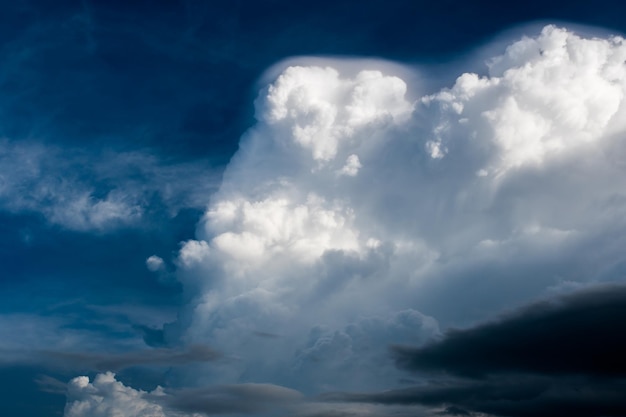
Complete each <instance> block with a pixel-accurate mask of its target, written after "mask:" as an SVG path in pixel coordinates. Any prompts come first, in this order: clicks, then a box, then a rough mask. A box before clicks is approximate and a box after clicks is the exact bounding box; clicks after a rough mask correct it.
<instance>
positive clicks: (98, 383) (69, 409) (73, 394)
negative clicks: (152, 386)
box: [64, 372, 167, 417]
mask: <svg viewBox="0 0 626 417" xmlns="http://www.w3.org/2000/svg"><path fill="white" fill-rule="evenodd" d="M151 394H152V395H153V396H158V395H162V394H161V390H160V389H158V388H157V389H156V390H155V391H153V392H152V393H151ZM147 396H148V393H147V392H145V391H141V390H135V389H133V388H131V387H128V386H125V385H124V384H122V383H121V382H119V381H117V380H116V379H115V374H113V373H111V372H107V373H104V374H99V375H97V376H96V378H95V379H94V381H93V382H90V381H89V378H88V377H86V376H79V377H76V378H74V379H72V380H71V381H70V382H69V384H68V395H67V404H66V406H65V414H64V416H65V417H87V416H89V417H115V416H128V417H165V416H166V415H167V414H165V412H164V411H163V407H161V405H159V404H157V403H155V402H152V401H150V400H149V399H146V397H147Z"/></svg>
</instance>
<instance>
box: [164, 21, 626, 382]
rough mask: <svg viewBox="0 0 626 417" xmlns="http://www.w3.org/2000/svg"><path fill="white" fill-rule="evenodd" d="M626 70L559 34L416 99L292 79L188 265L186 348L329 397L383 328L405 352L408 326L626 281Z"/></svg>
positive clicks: (585, 43) (613, 45) (340, 76)
mask: <svg viewBox="0 0 626 417" xmlns="http://www.w3.org/2000/svg"><path fill="white" fill-rule="evenodd" d="M625 57H626V43H625V42H624V40H623V39H622V38H620V37H610V38H604V39H601V38H588V37H587V38H585V37H581V36H579V35H577V34H575V33H573V32H571V31H568V30H566V29H562V28H557V27H554V26H547V27H545V28H544V29H543V30H542V31H541V32H540V33H539V34H537V35H536V36H533V37H524V38H522V39H520V40H518V41H516V42H513V43H511V44H510V45H509V46H508V48H507V49H506V50H504V51H503V53H502V54H501V55H499V56H496V57H495V58H493V59H491V60H490V61H489V62H488V65H487V68H486V74H483V75H479V74H472V73H466V74H462V75H460V76H459V77H458V78H457V80H456V82H454V84H453V85H452V87H450V88H444V89H441V90H440V91H438V92H434V93H429V94H427V95H422V96H421V97H418V98H417V99H416V100H410V99H409V98H408V94H407V91H409V89H410V88H409V86H407V85H406V83H405V82H404V81H403V80H402V79H401V78H400V77H399V76H397V75H393V74H386V73H385V72H384V70H371V69H362V70H361V71H354V70H353V68H350V63H349V62H348V63H346V64H345V65H344V64H343V63H342V62H341V61H336V62H334V63H333V62H329V61H325V63H326V64H327V66H297V65H294V66H290V67H288V68H286V69H284V71H283V72H282V73H281V74H280V75H279V76H278V77H277V78H276V79H275V80H274V82H272V83H271V84H270V85H269V86H267V87H266V88H265V89H263V90H262V91H261V93H260V95H259V97H258V99H257V101H256V117H257V124H256V125H255V126H253V127H252V128H251V129H249V130H248V131H247V132H246V133H245V134H244V135H243V137H242V139H241V143H240V148H239V150H238V152H237V153H236V154H235V155H234V157H233V159H232V161H231V163H230V164H229V166H228V168H227V169H226V171H225V173H224V176H223V182H222V184H221V186H220V189H219V190H218V191H217V192H216V193H215V194H214V195H213V196H212V198H211V202H210V204H209V206H208V208H207V210H206V212H205V215H204V217H203V219H202V221H201V222H200V224H199V225H198V229H197V232H196V239H194V240H190V241H188V242H186V243H185V244H184V245H183V247H182V248H181V250H180V253H179V258H178V271H177V273H178V277H179V279H180V281H181V282H182V283H183V285H184V287H185V291H186V294H187V297H188V304H187V306H186V307H185V308H184V310H183V312H182V313H181V316H180V317H181V318H180V320H179V322H178V323H177V324H175V325H173V326H169V328H168V329H164V331H165V334H166V338H170V339H171V340H173V339H176V338H179V339H180V340H184V341H185V343H211V345H212V346H215V347H216V349H219V350H220V351H228V352H236V355H237V356H238V357H239V358H240V362H239V363H238V364H236V365H234V364H229V367H228V369H226V368H222V367H219V366H218V367H217V368H218V369H212V371H211V373H207V375H209V376H207V380H208V381H214V382H215V381H226V382H236V381H241V380H242V379H243V380H246V381H255V380H263V381H271V382H274V383H284V382H285V381H290V383H293V384H300V385H297V386H298V388H299V389H300V390H302V391H303V392H314V391H317V390H319V389H321V388H323V387H326V388H329V387H332V386H334V384H337V385H340V384H341V383H343V382H340V381H344V379H345V378H343V375H347V374H349V372H347V371H346V369H350V370H354V369H357V368H359V366H357V365H355V364H358V363H359V361H360V360H364V361H367V360H369V356H368V355H369V353H365V350H364V349H363V350H359V349H360V348H358V346H360V345H359V343H361V342H363V340H361V341H359V342H356V341H355V339H354V335H352V334H350V333H349V332H348V331H347V329H354V328H359V327H360V326H361V325H362V320H363V319H364V318H367V317H377V318H378V319H377V320H380V322H381V323H382V322H384V323H386V324H385V325H381V327H380V329H379V330H377V332H380V334H381V340H386V341H388V342H390V343H391V342H392V339H391V338H392V336H393V337H395V334H393V333H390V332H388V331H387V330H385V326H392V327H393V325H394V324H392V322H386V321H385V320H387V319H385V318H388V317H399V315H401V314H402V312H406V311H411V312H413V313H411V314H416V315H418V316H420V317H424V318H428V319H425V320H426V321H428V320H432V321H433V322H434V323H437V322H439V323H440V324H443V325H444V326H445V327H448V326H450V325H455V324H456V325H458V324H467V323H471V322H473V321H476V320H479V319H484V318H486V317H489V316H490V315H492V314H494V313H496V312H498V311H500V310H502V309H503V308H504V307H505V306H508V305H511V304H512V303H520V302H522V301H524V300H527V299H529V298H532V297H536V296H538V295H541V294H543V293H545V292H546V291H550V290H549V289H550V288H554V287H555V286H558V285H559V283H561V282H572V283H579V284H584V283H586V282H594V281H615V280H621V279H623V278H622V277H623V274H621V273H620V270H619V267H617V266H616V265H619V264H620V262H623V261H624V260H625V259H624V256H623V254H622V252H621V251H620V250H621V249H619V248H621V247H623V243H624V239H623V231H625V230H626V224H625V223H624V221H623V218H624V216H623V213H624V208H625V206H624V201H626V200H624V198H623V196H624V195H626V189H625V188H624V185H623V183H622V182H620V181H615V178H621V177H623V175H624V174H625V172H624V169H625V166H624V165H623V164H622V163H621V160H622V158H621V156H620V155H622V156H623V155H626V147H624V143H623V140H622V138H623V137H624V136H623V135H624V130H625V129H626V125H624V124H623V122H622V120H626V119H625V118H624V117H623V113H624V111H626V110H625V108H626V107H625V106H626V104H624V100H623V98H624V97H625V93H626V70H624V64H623V63H624V58H625ZM344 67H345V68H348V69H347V70H345V71H344V70H343V69H344ZM418 96H419V95H418ZM591 248H593V251H591V250H590V249H591ZM608 265H614V266H615V267H614V269H611V267H610V266H608ZM528 277H530V278H528ZM424 323H425V321H424V322H422V324H420V325H418V326H417V327H416V328H412V329H409V328H407V329H406V331H407V332H409V333H411V334H412V335H414V336H416V335H419V334H420V333H421V332H422V331H423V330H424V329H425V328H428V326H426V327H422V326H423V324H424ZM319 329H324V330H323V331H319ZM258 332H262V333H277V334H280V335H281V338H280V341H281V342H280V343H278V341H277V340H272V339H268V338H265V339H260V338H258V337H256V338H255V335H256V334H258ZM316 332H317V333H316ZM373 333H374V332H373ZM432 334H436V332H431V335H432ZM311 335H315V337H313V338H312V339H308V338H310V337H311ZM426 340H428V337H423V338H422V339H421V342H422V343H423V342H425V341H426ZM363 343H364V344H365V345H367V346H370V348H371V349H373V350H376V349H378V348H379V347H377V346H374V345H373V344H371V343H370V342H363ZM314 351H315V353H314ZM307 352H309V353H310V355H309V356H307ZM318 357H319V358H324V360H322V361H321V362H320V363H319V364H316V366H304V365H303V364H306V363H309V362H310V361H309V360H308V359H307V360H305V358H309V359H310V358H318ZM357 358H360V359H357ZM331 364H332V365H331ZM361 368H362V367H361ZM316 370H317V371H316ZM355 372H357V371H355ZM365 372H370V370H366V371H365ZM394 372H396V373H397V374H396V376H395V377H394V378H392V377H391V375H392V374H393V373H394ZM388 377H389V379H386V378H378V377H375V376H374V375H368V376H363V377H361V378H358V380H359V382H362V383H363V386H365V385H367V384H370V385H371V386H372V387H374V386H375V385H376V386H378V385H377V384H380V385H382V384H383V381H385V382H384V383H388V382H387V381H389V380H391V379H394V380H399V379H400V378H401V375H400V373H399V372H398V371H397V370H394V369H393V367H392V366H389V371H388ZM344 382H345V381H344ZM345 383H348V382H345ZM307 384H308V387H307V386H305V385H307Z"/></svg>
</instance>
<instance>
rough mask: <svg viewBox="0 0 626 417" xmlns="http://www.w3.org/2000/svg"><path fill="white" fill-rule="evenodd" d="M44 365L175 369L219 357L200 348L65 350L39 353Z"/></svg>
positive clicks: (217, 354) (205, 348)
mask: <svg viewBox="0 0 626 417" xmlns="http://www.w3.org/2000/svg"><path fill="white" fill-rule="evenodd" d="M40 355H41V356H43V357H44V358H45V359H46V362H51V363H54V366H56V367H60V368H70V369H83V370H97V371H105V370H108V371H118V370H121V369H124V368H128V367H133V366H165V367H171V366H177V365H186V364H190V363H199V362H212V361H215V360H217V359H219V358H220V357H221V356H222V355H221V354H220V353H218V352H216V351H215V350H213V349H211V348H209V347H207V346H201V345H194V346H190V347H188V348H186V349H184V350H181V349H165V348H158V349H148V350H141V351H135V352H133V351H130V352H124V353H92V352H89V353H86V352H66V351H42V352H40Z"/></svg>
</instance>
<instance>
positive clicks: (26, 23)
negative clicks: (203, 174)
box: [0, 0, 626, 417]
mask: <svg viewBox="0 0 626 417" xmlns="http://www.w3.org/2000/svg"><path fill="white" fill-rule="evenodd" d="M1 4H2V5H1V8H0V138H7V139H8V140H10V141H13V142H20V141H31V140H36V141H38V142H39V143H44V144H47V145H51V146H55V147H58V148H60V149H64V148H71V149H77V148H78V149H82V150H84V151H85V152H86V153H88V154H93V155H98V154H100V153H101V152H103V151H107V150H112V151H114V152H129V151H142V152H149V153H151V154H153V155H156V156H157V157H158V158H161V159H163V160H166V161H169V162H170V163H184V162H198V163H201V164H205V165H206V168H207V170H214V171H217V172H220V171H221V169H223V167H224V166H225V164H227V162H228V160H229V158H230V156H231V155H232V154H233V152H234V151H235V150H236V149H237V143H238V139H239V136H240V134H241V133H242V132H243V131H244V130H245V129H246V127H248V126H249V125H251V124H252V123H253V104H252V103H253V99H254V97H255V96H256V91H255V88H256V81H257V80H258V78H259V77H260V76H261V74H262V73H263V71H264V70H266V69H267V68H268V67H270V66H271V65H272V64H274V63H276V62H278V61H280V60H281V59H284V58H287V57H290V56H294V55H340V56H345V55H349V56H366V57H382V58H385V59H390V60H394V61H399V62H405V63H422V64H437V63H442V62H448V61H454V60H456V59H458V58H460V57H462V56H464V55H465V54H467V53H469V52H470V51H471V50H472V49H473V48H476V47H478V46H481V45H483V44H485V43H486V42H488V41H489V40H491V39H492V38H494V36H497V35H498V34H499V33H501V32H502V31H505V30H508V29H510V28H512V27H515V26H516V25H520V24H526V23H532V22H535V21H542V22H553V21H554V22H557V23H559V22H572V23H578V24H585V25H592V26H599V27H602V28H605V29H608V30H609V31H610V32H615V33H621V32H626V17H625V16H626V4H625V5H620V2H616V1H593V2H588V1H584V2H583V1H567V2H565V1H552V2H550V1H534V0H533V1H524V2H496V1H465V2H462V1H450V0H439V1H417V0H407V1H404V0H385V1H372V0H370V1H345V0H343V1H341V0H332V1H321V0H320V1H314V2H309V1H293V0H291V1H283V0H281V1H277V0H265V1H242V0H240V1H236V0H232V1H220V2H217V1H216V2H211V1H82V2H81V1H65V0H57V1H17V2H14V1H3V2H2V3H1ZM76 175H79V176H80V175H82V174H81V173H80V172H79V173H77V174H76ZM84 175H85V176H88V170H86V171H85V174H84ZM181 181H185V178H181ZM200 214H201V210H200V209H199V208H197V207H195V208H194V207H190V208H186V209H182V210H180V211H179V212H178V213H177V214H176V215H175V216H174V217H172V216H171V215H169V214H167V213H166V208H165V207H160V206H158V205H157V206H156V207H155V208H154V209H153V210H152V211H151V212H150V213H149V215H148V216H146V217H145V218H144V219H143V220H142V223H141V224H140V225H139V226H135V227H119V228H115V229H114V230H110V231H106V232H103V231H96V232H89V231H72V230H67V229H65V228H63V227H61V226H59V225H54V224H50V223H49V222H47V221H46V220H45V218H44V217H43V216H42V215H41V214H38V213H36V212H28V211H26V212H15V211H8V210H4V211H0V314H15V313H26V314H37V315H41V316H55V315H67V314H68V312H71V313H75V314H77V317H82V321H81V319H77V320H76V322H75V324H74V325H75V326H87V327H88V326H90V325H92V324H90V323H92V321H90V320H89V317H90V314H95V313H93V311H92V310H88V309H85V306H94V305H96V306H107V305H119V304H134V305H142V306H147V307H151V308H155V307H156V308H162V309H164V310H167V309H174V308H175V307H176V305H177V304H178V303H179V302H180V288H179V287H178V286H176V285H175V284H172V283H171V282H164V281H159V280H157V279H155V277H154V274H152V273H150V272H149V271H148V270H147V269H146V267H145V264H144V261H145V259H146V258H147V257H148V256H150V255H152V254H159V255H160V256H162V257H163V258H164V259H166V260H167V259H171V258H172V257H173V256H174V255H175V253H176V250H177V249H178V247H179V246H178V245H179V242H181V241H183V240H185V239H189V238H192V237H193V231H194V225H195V223H196V221H197V219H198V217H199V216H200ZM25 233H26V234H28V235H32V236H34V238H33V239H24V238H23V237H24V235H25ZM67 300H72V302H70V303H67ZM64 303H65V304H64ZM60 304H63V305H64V306H63V308H60V307H58V306H59V305H60ZM90 311H91V313H90ZM129 328H130V327H129ZM98 330H101V331H102V332H105V333H106V332H107V331H109V330H108V329H107V328H106V326H105V327H103V328H102V329H98ZM109 336H110V337H111V338H115V337H118V336H119V335H117V334H116V333H114V332H113V331H111V332H110V335H109ZM122 336H123V335H122ZM120 337H121V336H120ZM0 364H2V362H1V361H0ZM42 373H46V374H48V375H50V374H51V372H49V371H44V370H41V369H37V368H36V367H26V366H24V365H10V366H9V365H0V415H2V416H9V417H27V416H28V417H30V416H37V417H42V416H54V415H61V414H62V410H63V406H64V402H65V398H64V396H63V395H59V394H51V393H49V392H42V391H41V390H40V389H39V388H38V385H37V384H36V383H35V379H36V378H37V377H38V375H40V374H42ZM55 376H57V377H58V378H59V379H62V380H67V378H69V377H71V376H72V375H65V374H62V373H61V374H57V375H55ZM129 378H130V376H129Z"/></svg>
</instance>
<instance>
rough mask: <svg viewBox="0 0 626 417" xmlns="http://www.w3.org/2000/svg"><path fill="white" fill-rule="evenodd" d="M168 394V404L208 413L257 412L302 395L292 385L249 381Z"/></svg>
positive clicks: (287, 403)
mask: <svg viewBox="0 0 626 417" xmlns="http://www.w3.org/2000/svg"><path fill="white" fill-rule="evenodd" d="M168 394H170V397H169V398H168V399H167V401H166V403H167V405H168V407H170V408H173V409H175V410H179V411H182V412H186V413H203V414H206V415H214V414H255V413H260V412H264V411H267V410H270V409H271V410H276V409H277V408H280V407H281V406H282V407H284V406H286V405H290V404H294V403H298V402H300V400H302V398H303V396H302V394H300V393H299V392H298V391H295V390H292V389H289V388H285V387H281V386H277V385H272V384H250V383H243V384H237V385H224V386H215V387H208V388H197V389H183V390H178V391H173V392H171V393H169V392H168Z"/></svg>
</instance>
